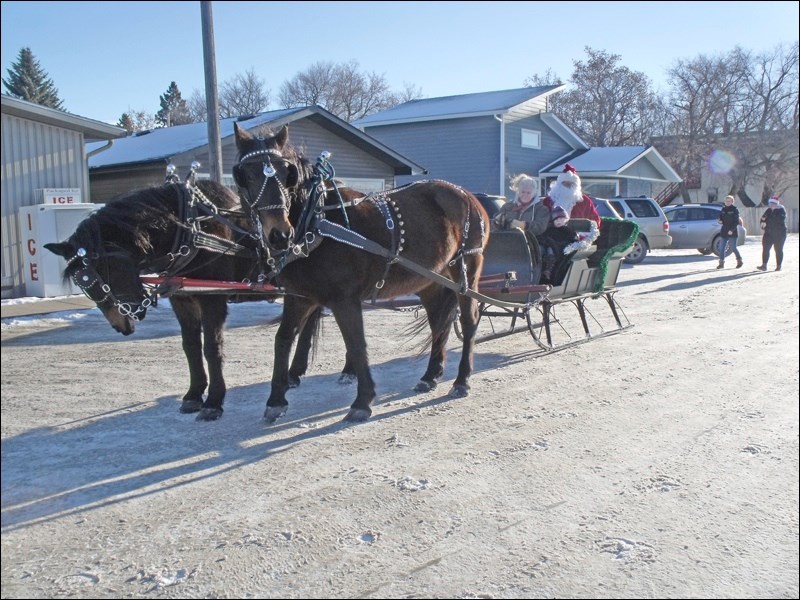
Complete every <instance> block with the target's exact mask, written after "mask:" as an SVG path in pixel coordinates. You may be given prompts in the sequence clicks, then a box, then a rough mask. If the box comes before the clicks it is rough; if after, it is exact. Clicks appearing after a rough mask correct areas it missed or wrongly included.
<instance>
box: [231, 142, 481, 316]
mask: <svg viewBox="0 0 800 600" xmlns="http://www.w3.org/2000/svg"><path fill="white" fill-rule="evenodd" d="M273 158H278V159H281V160H285V159H284V157H283V155H282V154H281V152H280V151H279V150H276V149H261V150H255V151H253V152H249V153H247V154H245V155H244V156H242V158H241V159H240V160H239V163H238V164H237V165H236V166H235V167H234V171H233V173H234V179H235V180H236V183H237V184H238V185H239V186H240V188H243V189H244V190H246V186H245V185H244V183H245V182H244V181H242V179H241V175H240V171H239V168H240V165H241V164H242V163H245V162H253V159H255V160H262V174H263V175H264V181H263V183H262V184H261V187H260V189H259V192H258V195H257V196H256V198H255V200H250V199H249V197H248V198H247V202H248V204H250V207H251V210H253V211H255V212H261V211H268V210H284V211H285V212H287V213H288V212H289V206H290V202H291V200H292V197H293V196H292V194H291V193H289V192H287V190H286V188H285V187H284V185H283V184H282V183H281V182H280V179H279V178H278V177H276V174H277V172H276V170H275V168H274V167H273V165H272V159H273ZM329 158H330V153H329V152H322V153H321V154H320V156H319V157H318V158H317V161H316V164H315V165H314V169H313V177H312V178H311V180H310V182H309V187H308V193H307V195H306V201H305V202H304V204H303V208H302V211H301V215H300V218H299V220H298V223H297V227H295V235H294V239H293V240H292V243H291V244H290V246H289V248H287V250H285V251H284V252H282V253H280V254H279V255H278V256H276V257H274V258H271V259H270V260H268V264H269V266H271V267H272V271H271V272H270V273H269V274H268V276H267V277H268V278H270V279H272V278H274V277H277V276H278V275H280V272H281V271H282V270H283V268H284V267H285V266H286V265H287V264H289V263H290V262H292V261H294V260H296V259H298V258H303V257H307V256H308V255H309V254H310V252H311V251H313V250H314V249H316V248H317V247H318V246H319V244H320V243H322V238H329V239H332V240H334V241H336V242H339V243H342V244H346V245H348V246H352V247H354V248H358V249H360V250H364V251H366V252H370V253H372V254H376V255H379V256H383V257H384V258H386V261H387V262H386V268H385V270H384V273H383V276H382V277H381V279H380V280H378V282H376V284H375V290H374V292H373V297H372V300H373V302H375V300H376V298H377V294H378V292H379V291H380V290H381V289H382V288H383V286H384V285H385V283H386V278H387V277H388V274H389V269H390V268H391V266H392V265H394V264H400V265H402V266H404V267H406V268H408V269H409V270H412V271H414V272H416V273H418V274H421V275H424V276H426V277H428V278H430V279H434V281H437V282H438V283H440V284H442V285H445V286H446V287H449V288H451V289H456V291H459V293H465V292H466V290H467V289H468V283H467V279H466V272H467V266H466V263H465V262H464V258H465V257H466V256H468V255H470V254H481V253H482V252H483V243H484V240H485V235H486V232H485V231H484V223H483V220H482V219H481V221H480V224H481V243H480V246H477V247H475V248H467V247H466V245H467V240H468V238H469V229H470V216H471V215H470V210H469V205H468V208H467V218H466V219H465V222H464V231H463V236H462V239H461V248H460V250H459V252H458V253H457V254H456V256H454V257H453V259H452V260H451V261H450V263H449V264H450V266H453V265H455V264H456V263H457V262H459V261H460V262H461V282H460V284H458V285H456V284H455V283H454V282H452V281H451V280H449V279H447V278H446V277H442V276H440V275H438V274H437V273H434V272H432V271H430V270H429V269H425V268H424V267H421V266H419V265H417V264H416V263H413V262H412V261H409V260H407V259H405V258H404V257H402V256H400V253H401V252H402V251H403V248H404V245H405V242H406V239H405V233H406V231H405V229H404V226H405V223H404V221H403V217H402V214H401V213H400V209H399V207H398V206H397V203H396V202H395V201H394V200H393V199H392V197H391V194H392V193H393V192H395V191H397V189H401V188H397V189H394V190H387V191H383V192H379V193H373V194H369V195H367V196H365V197H363V198H356V199H354V200H351V201H349V202H345V201H344V200H343V199H342V196H341V194H340V193H339V189H338V186H337V184H336V180H335V173H334V169H333V166H332V165H331V164H330V162H329V160H328V159H329ZM271 180H274V181H275V183H276V185H277V187H278V190H279V193H280V198H281V203H280V204H271V205H268V206H263V207H259V206H258V203H259V202H260V201H261V199H262V197H263V194H264V191H265V190H266V188H267V185H268V183H269V182H270V181H271ZM418 183H424V182H415V183H412V184H409V185H415V184H418ZM326 184H328V185H329V186H330V187H328V186H327V185H326ZM449 185H452V186H453V187H454V188H456V189H457V190H459V191H460V192H462V193H465V192H464V190H462V189H461V188H459V187H458V186H455V185H453V184H449ZM404 187H408V186H404ZM328 192H332V193H334V194H335V195H336V197H337V198H338V203H336V204H333V205H326V204H325V198H326V196H327V193H328ZM245 195H246V192H245ZM361 202H370V203H371V204H373V205H374V206H375V207H376V209H377V210H378V211H379V212H380V214H381V216H382V218H383V220H384V224H385V226H386V229H387V231H388V232H389V234H390V235H389V239H390V243H389V248H386V247H384V246H382V245H380V244H378V243H377V242H374V241H372V240H370V239H368V238H366V237H364V236H363V235H361V234H360V233H358V232H357V231H355V230H354V229H352V228H351V227H350V222H349V219H348V217H347V211H346V209H347V208H348V207H350V206H355V205H357V204H360V203H361ZM331 210H339V211H340V212H341V214H342V217H343V220H344V223H345V225H344V226H342V225H339V224H337V223H334V222H333V221H331V220H329V219H327V218H326V217H325V212H327V211H331ZM257 220H258V221H260V219H257Z"/></svg>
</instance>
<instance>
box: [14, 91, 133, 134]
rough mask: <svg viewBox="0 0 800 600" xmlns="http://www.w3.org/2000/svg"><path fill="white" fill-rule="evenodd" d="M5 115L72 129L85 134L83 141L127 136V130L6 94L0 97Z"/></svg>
mask: <svg viewBox="0 0 800 600" xmlns="http://www.w3.org/2000/svg"><path fill="white" fill-rule="evenodd" d="M0 104H2V112H3V114H8V115H11V116H13V117H20V118H22V119H28V120H30V121H36V122H37V123H44V124H46V125H52V126H54V127H61V128H62V129H70V130H72V131H78V132H80V133H82V134H83V139H84V140H86V141H91V140H110V139H114V138H118V137H122V136H124V135H125V130H124V129H123V128H122V127H117V126H116V125H109V124H108V123H103V122H102V121H95V120H94V119H87V118H86V117H79V116H78V115H73V114H72V113H68V112H64V111H63V110H56V109H54V108H49V107H47V106H42V105H41V104H36V103H34V102H28V101H27V100H20V99H19V98H14V97H12V96H8V95H6V94H2V95H1V96H0Z"/></svg>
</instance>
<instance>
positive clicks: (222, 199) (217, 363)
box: [45, 181, 319, 421]
mask: <svg viewBox="0 0 800 600" xmlns="http://www.w3.org/2000/svg"><path fill="white" fill-rule="evenodd" d="M252 225H253V217H252V216H251V215H249V214H248V213H247V212H243V210H242V206H241V205H240V202H239V198H238V196H237V195H236V194H235V193H234V192H232V191H231V190H229V189H228V188H226V187H224V186H222V185H219V184H217V183H214V182H212V181H198V182H197V183H196V184H192V185H191V186H189V185H186V184H183V183H167V184H164V185H162V186H157V187H152V188H146V189H142V190H137V191H134V192H131V193H129V194H125V195H124V196H121V197H119V198H118V199H115V200H113V201H111V202H109V203H108V204H106V205H105V206H104V207H102V208H100V209H99V210H98V211H97V212H95V213H93V214H92V215H91V216H89V217H88V218H86V219H84V220H83V221H82V222H81V223H80V224H79V225H78V227H77V229H76V230H75V232H74V233H73V234H72V235H71V236H70V237H69V239H67V240H66V241H64V242H60V243H56V244H46V245H45V247H46V248H47V249H48V250H50V251H51V252H54V253H55V254H58V255H59V256H63V257H64V258H65V259H66V260H67V267H66V269H65V272H64V277H65V279H67V278H69V279H72V280H73V281H74V282H75V284H76V285H77V286H78V287H79V288H81V289H82V290H83V291H84V293H85V294H86V295H87V296H88V297H89V298H91V299H92V300H93V301H94V302H95V303H96V304H97V307H98V308H99V309H100V310H101V311H102V313H103V315H104V316H105V317H106V319H107V320H108V321H109V323H110V324H111V326H112V327H113V328H114V329H115V330H116V331H119V332H120V333H122V334H123V335H130V334H132V333H133V332H134V329H135V327H136V323H137V322H138V321H141V320H143V319H144V318H145V316H146V314H147V309H148V307H149V306H150V305H151V304H152V303H153V302H154V300H155V297H156V294H154V293H152V292H150V291H148V290H147V289H146V288H145V287H144V286H143V284H142V280H141V278H140V274H141V273H154V272H158V273H166V274H168V275H173V276H187V277H192V278H198V279H207V280H221V281H256V280H257V279H258V277H259V275H261V274H262V273H263V270H264V269H263V267H262V266H261V265H262V264H263V261H262V260H261V259H262V258H264V257H263V256H262V255H261V254H262V253H261V252H260V251H259V248H260V246H261V244H260V240H259V237H260V235H259V234H258V233H257V231H254V229H253V227H252ZM158 293H162V294H163V293H168V290H164V289H162V290H158ZM267 297H268V296H264V295H261V296H258V295H255V296H250V298H252V299H264V298H267ZM274 297H275V296H274V295H273V296H272V297H271V298H274ZM229 298H230V296H228V295H227V294H225V293H224V292H223V293H219V294H194V295H192V294H188V295H184V294H178V293H175V294H173V295H171V297H170V302H171V305H172V308H173V310H174V312H175V315H176V316H177V318H178V322H179V323H180V327H181V337H182V341H183V351H184V353H185V354H186V360H187V362H188V364H189V389H188V391H187V392H186V394H184V396H183V402H182V404H181V408H180V410H181V412H184V413H193V412H199V414H198V415H197V419H198V420H202V421H212V420H214V419H217V418H219V417H220V416H221V415H222V404H223V400H224V399H225V391H226V386H225V379H224V377H223V373H222V363H223V330H224V326H225V321H226V319H227V315H228V300H229ZM318 317H319V312H316V313H313V314H312V318H311V319H310V320H309V325H308V327H307V328H306V330H304V332H303V335H302V336H301V340H300V343H299V345H298V351H297V353H296V354H295V360H294V363H293V364H292V368H291V370H290V371H291V372H290V376H289V377H290V382H291V384H292V385H297V384H299V378H300V376H301V375H303V374H304V373H305V370H306V367H307V365H308V356H309V352H310V349H311V346H312V342H313V336H314V333H315V331H316V325H317V323H318V321H317V318H318ZM203 356H205V360H206V362H207V363H208V374H206V370H205V367H204V364H203ZM206 388H208V396H207V397H206V399H205V401H203V394H204V392H205V391H206Z"/></svg>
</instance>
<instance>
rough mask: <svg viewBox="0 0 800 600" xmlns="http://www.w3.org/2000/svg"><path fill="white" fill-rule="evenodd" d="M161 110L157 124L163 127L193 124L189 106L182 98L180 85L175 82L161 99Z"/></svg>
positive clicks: (157, 115)
mask: <svg viewBox="0 0 800 600" xmlns="http://www.w3.org/2000/svg"><path fill="white" fill-rule="evenodd" d="M159 100H160V101H161V110H159V111H158V112H157V113H156V122H158V124H159V125H161V126H162V127H172V126H173V125H185V124H187V123H192V118H191V115H190V113H189V106H188V104H187V103H186V100H184V99H183V98H182V97H181V91H180V90H179V89H178V84H177V83H175V82H174V81H173V82H172V83H170V84H169V88H167V91H166V92H165V93H164V94H163V95H162V96H161V97H160V98H159Z"/></svg>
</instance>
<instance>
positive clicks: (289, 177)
mask: <svg viewBox="0 0 800 600" xmlns="http://www.w3.org/2000/svg"><path fill="white" fill-rule="evenodd" d="M299 180H300V171H298V170H297V167H296V166H295V164H294V163H289V168H288V171H287V173H286V187H290V188H291V187H294V186H296V185H297V182H298V181H299Z"/></svg>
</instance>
